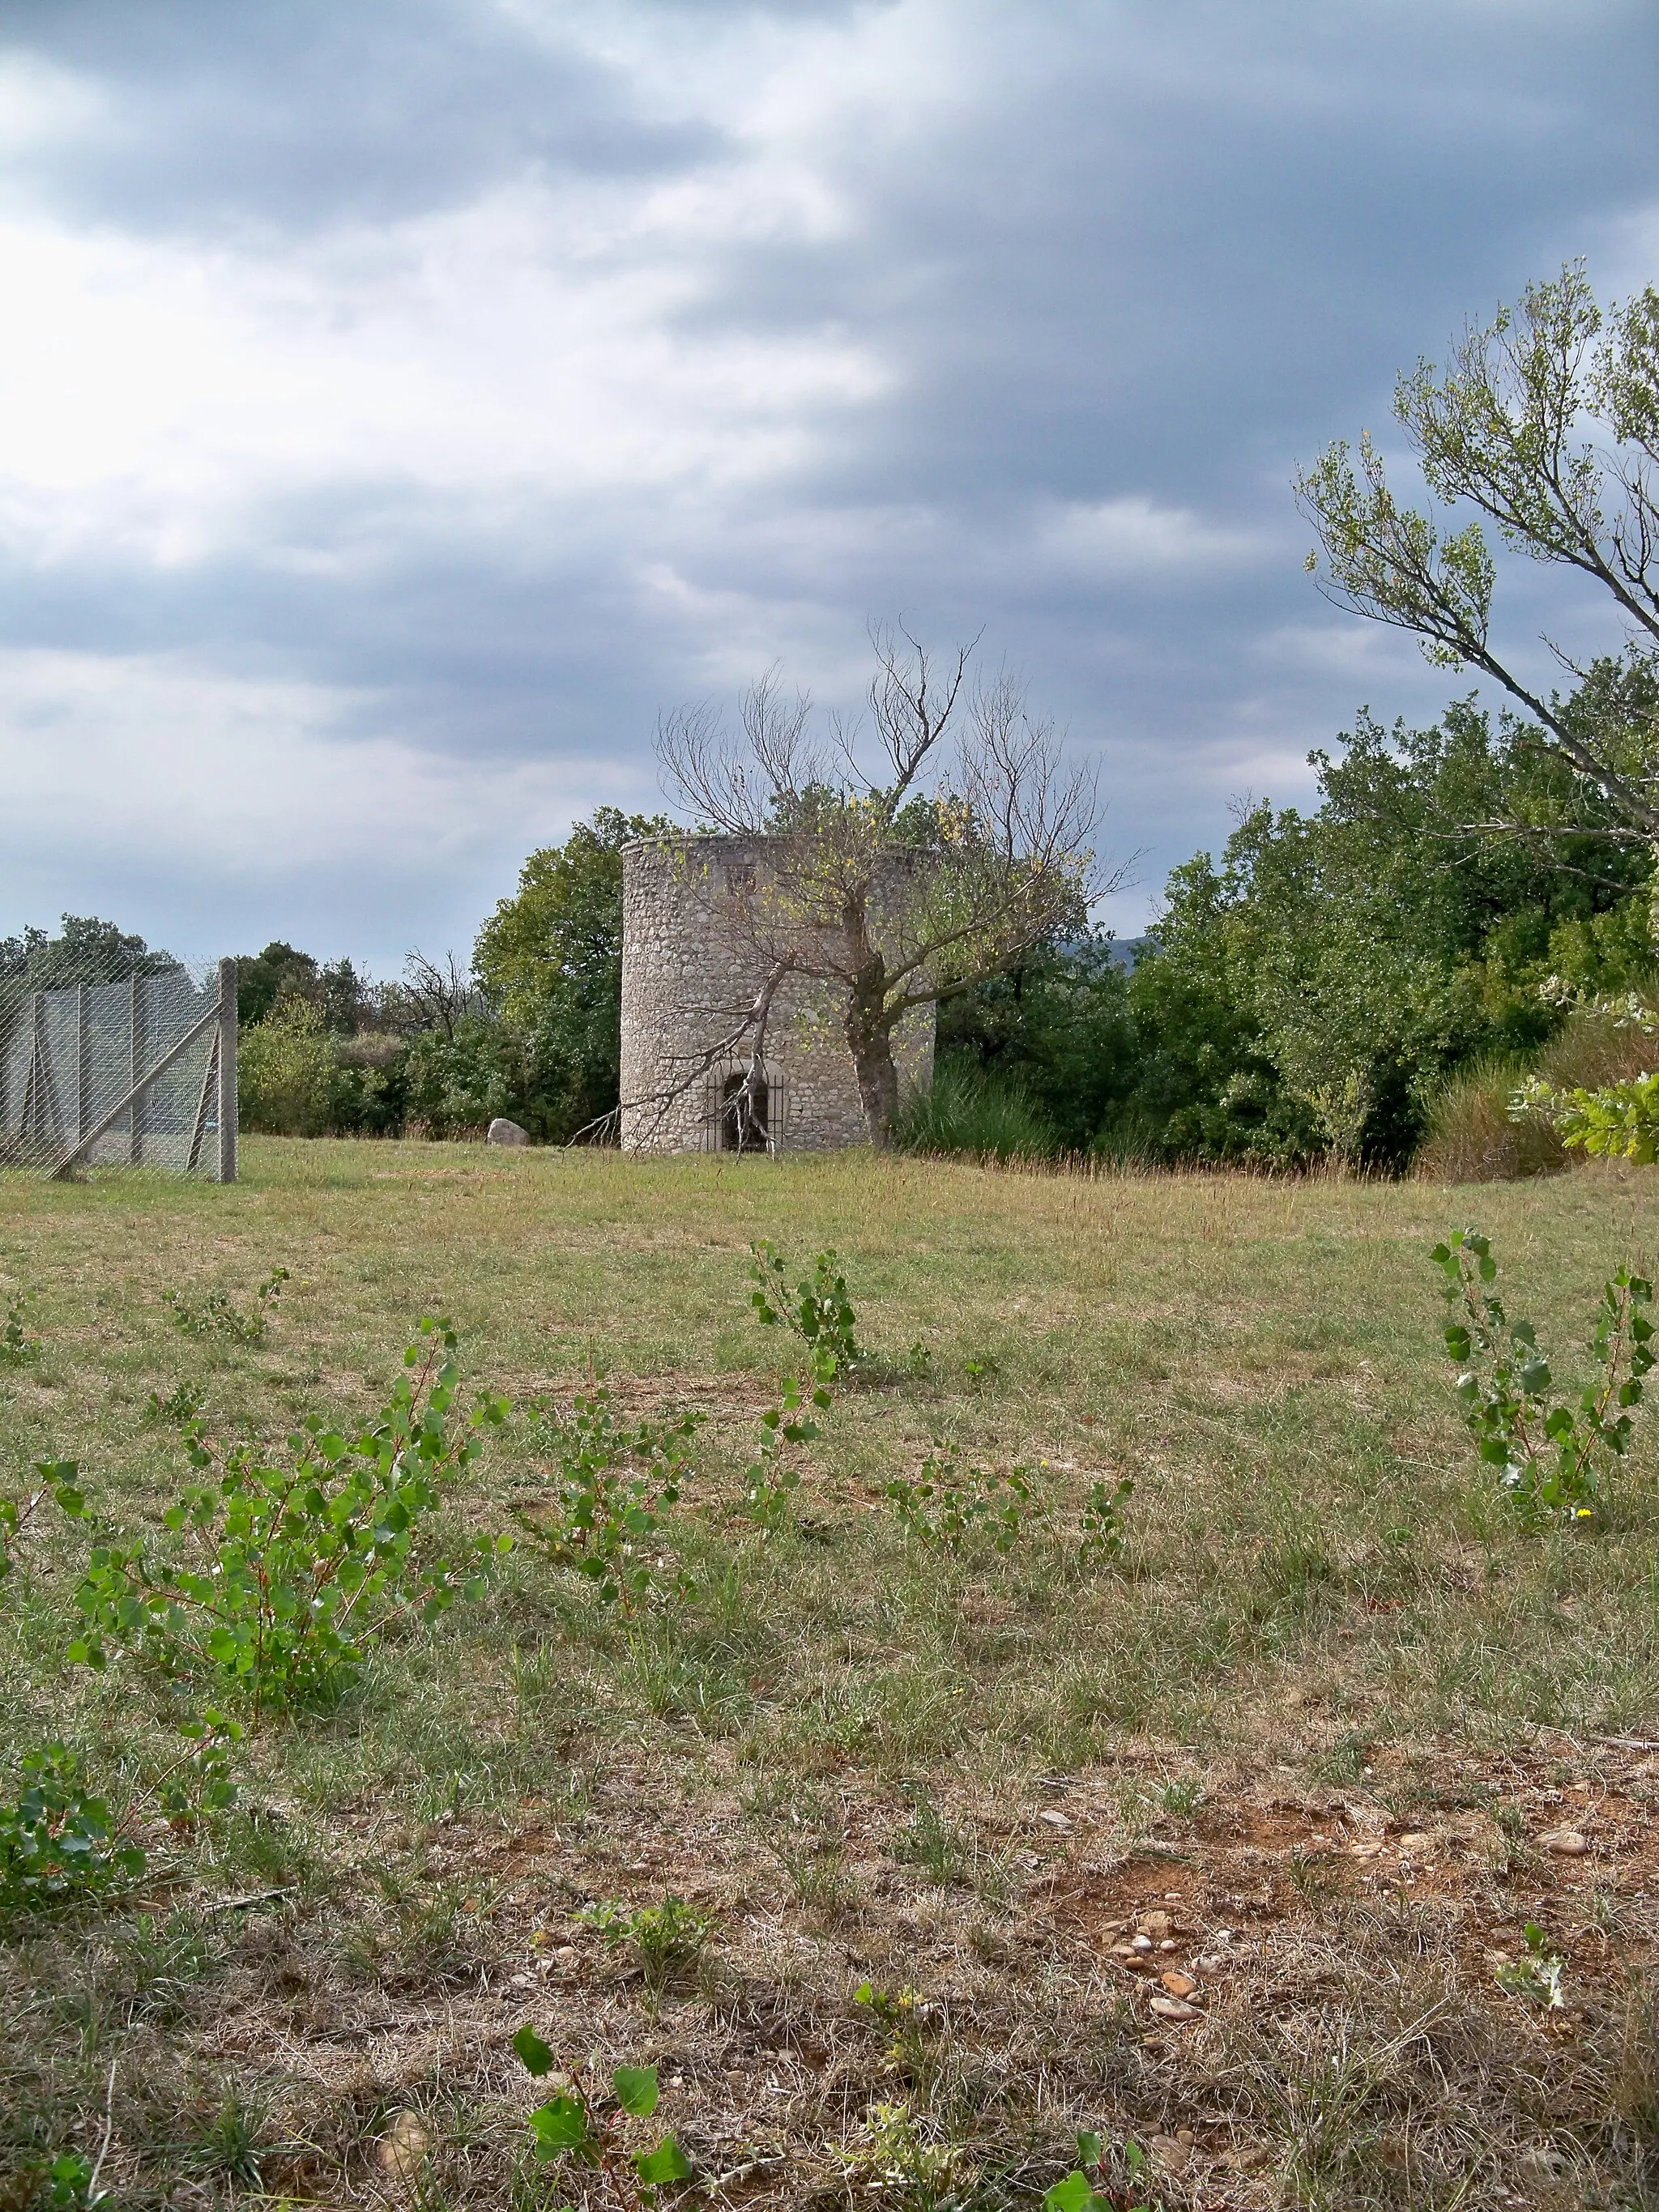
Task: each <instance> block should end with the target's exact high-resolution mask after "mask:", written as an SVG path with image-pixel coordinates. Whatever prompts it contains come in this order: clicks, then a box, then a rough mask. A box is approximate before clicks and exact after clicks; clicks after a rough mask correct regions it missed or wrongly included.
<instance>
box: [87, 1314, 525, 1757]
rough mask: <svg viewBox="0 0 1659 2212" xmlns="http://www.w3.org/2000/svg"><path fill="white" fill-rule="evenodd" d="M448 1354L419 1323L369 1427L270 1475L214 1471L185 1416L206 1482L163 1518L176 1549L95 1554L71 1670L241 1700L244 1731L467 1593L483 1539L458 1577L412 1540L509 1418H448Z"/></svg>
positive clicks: (195, 1422)
mask: <svg viewBox="0 0 1659 2212" xmlns="http://www.w3.org/2000/svg"><path fill="white" fill-rule="evenodd" d="M455 1348H456V1338H455V1334H454V1331H453V1329H452V1328H450V1326H449V1324H448V1323H447V1322H442V1321H430V1320H428V1321H423V1322H422V1323H421V1336H420V1340H419V1341H418V1342H416V1343H415V1344H413V1345H411V1346H410V1348H409V1350H408V1351H407V1352H405V1353H404V1362H405V1365H406V1369H408V1370H413V1371H412V1372H405V1373H404V1375H402V1376H399V1377H398V1383H397V1385H396V1387H395V1389H393V1391H392V1396H391V1399H390V1401H389V1402H388V1403H387V1404H386V1406H385V1407H384V1408H383V1409H382V1411H381V1413H380V1418H379V1419H377V1420H375V1421H373V1422H371V1423H370V1424H369V1425H368V1426H367V1427H365V1428H363V1429H362V1431H359V1432H358V1434H357V1435H356V1436H354V1437H349V1438H348V1437H344V1436H343V1435H341V1434H339V1433H338V1432H337V1431H333V1430H331V1429H327V1428H325V1426H324V1425H323V1424H322V1423H321V1422H320V1421H318V1420H312V1421H308V1422H307V1424H306V1425H305V1426H304V1428H303V1429H302V1430H301V1431H300V1432H299V1433H298V1434H296V1435H295V1436H293V1437H290V1438H289V1458H288V1460H287V1461H286V1462H285V1463H283V1464H282V1465H278V1466H267V1465H264V1464H262V1463H261V1462H260V1457H259V1448H258V1446H257V1445H256V1444H253V1443H240V1444H236V1445H233V1446H232V1447H231V1448H230V1449H228V1451H226V1452H225V1453H224V1454H223V1455H222V1458H219V1459H217V1460H216V1457H215V1454H214V1451H213V1449H212V1447H211V1446H210V1443H209V1441H208V1439H207V1437H206V1433H205V1427H204V1422H203V1421H202V1419H201V1418H200V1416H199V1415H197V1416H193V1417H192V1418H191V1419H190V1420H189V1421H188V1422H187V1424H186V1425H185V1428H184V1431H183V1435H184V1438H185V1449H186V1451H187V1454H188V1456H189V1458H190V1461H191V1465H192V1466H193V1467H195V1468H197V1470H198V1471H199V1472H200V1473H201V1474H203V1475H204V1476H205V1477H206V1478H207V1479H206V1480H203V1481H201V1482H199V1483H197V1485H196V1486H194V1487H193V1488H191V1489H190V1490H188V1491H186V1492H185V1495H184V1496H183V1498H180V1499H179V1501H178V1503H177V1504H174V1505H173V1506H172V1507H171V1508H169V1510H167V1513H166V1514H165V1515H164V1516H163V1519H164V1522H165V1524H166V1527H167V1529H168V1530H169V1531H170V1532H171V1534H172V1535H173V1538H174V1539H175V1540H178V1541H175V1543H174V1545H173V1547H171V1548H170V1549H168V1550H166V1551H162V1550H161V1549H159V1548H158V1547H155V1546H153V1545H152V1543H151V1542H150V1541H149V1539H147V1538H145V1537H143V1536H138V1537H133V1538H128V1539H125V1540H123V1539H120V1538H119V1537H116V1538H114V1539H112V1541H106V1542H100V1543H99V1544H96V1545H95V1546H94V1549H93V1552H92V1555H91V1559H90V1560H89V1562H88V1568H87V1572H86V1574H85V1576H84V1577H83V1578H82V1582H81V1584H80V1587H79V1588H78V1589H77V1590H76V1594H75V1596H76V1605H77V1606H78V1607H79V1608H80V1612H81V1614H82V1630H81V1632H80V1634H79V1636H78V1637H77V1638H76V1640H75V1641H74V1642H73V1643H72V1644H70V1654H69V1656H70V1659H71V1660H72V1661H75V1662H80V1663H82V1664H85V1665H88V1666H93V1667H103V1666H105V1665H106V1663H107V1662H108V1660H109V1658H110V1656H112V1654H113V1653H115V1652H118V1651H119V1650H124V1649H129V1648H130V1649H132V1650H137V1651H138V1652H140V1653H142V1654H143V1656H145V1657H146V1658H148V1659H149V1660H151V1661H153V1662H155V1664H157V1665H159V1666H161V1668H164V1669H165V1670H166V1672H167V1673H168V1674H173V1675H174V1676H177V1677H179V1678H182V1679H186V1680H200V1679H204V1678H205V1679H208V1680H213V1681H216V1682H217V1683H220V1684H222V1686H225V1687H226V1688H228V1689H232V1690H234V1691H236V1692H240V1693H243V1694H246V1695H247V1696H248V1697H250V1698H251V1699H252V1704H253V1709H254V1713H255V1717H256V1718H257V1717H258V1713H259V1711H260V1709H261V1707H262V1705H267V1704H276V1705H289V1704H292V1703H294V1702H295V1701H296V1700H299V1699H308V1698H315V1697H319V1696H322V1695H324V1694H326V1693H327V1692H331V1690H332V1689H333V1688H334V1687H335V1686H337V1684H338V1682H339V1681H340V1680H341V1678H342V1677H343V1675H344V1674H347V1673H348V1672H349V1670H350V1669H351V1668H355V1666H356V1664H357V1662H359V1661H360V1660H361V1658H362V1654H363V1651H364V1649H365V1648H366V1646H367V1645H368V1644H370V1643H371V1642H373V1641H374V1640H375V1639H376V1638H379V1637H380V1636H381V1635H383V1634H384V1633H385V1632H386V1629H387V1628H388V1627H389V1626H391V1624H392V1622H393V1621H394V1620H398V1619H399V1618H402V1617H404V1616H405V1615H407V1614H408V1613H410V1612H413V1611H416V1610H421V1611H423V1612H424V1613H425V1614H426V1615H427V1617H428V1618H430V1617H432V1616H433V1615H435V1614H436V1613H440V1612H441V1611H442V1610H443V1609H444V1608H445V1607H447V1606H448V1605H449V1604H450V1603H452V1602H453V1599H454V1598H455V1596H456V1595H459V1594H465V1595H469V1596H473V1595H478V1594H479V1592H480V1590H481V1589H482V1588H483V1571H484V1569H485V1567H486V1565H487V1563H488V1559H489V1553H490V1550H491V1548H492V1547H491V1546H490V1544H489V1540H487V1539H480V1540H478V1541H477V1544H476V1545H475V1546H473V1547H470V1553H469V1556H468V1558H467V1559H466V1560H465V1564H464V1565H459V1566H458V1565H456V1564H455V1563H453V1562H450V1561H448V1560H445V1559H437V1558H435V1557H432V1556H431V1555H430V1554H429V1553H428V1549H427V1547H426V1546H425V1545H424V1544H423V1543H422V1537H423V1535H424V1534H425V1531H426V1528H427V1527H428V1524H429V1522H430V1521H431V1517H432V1516H433V1515H434V1514H435V1512H436V1511H437V1510H438V1507H439V1505H440V1504H441V1500H442V1488H443V1485H444V1483H445V1481H446V1480H447V1479H448V1478H450V1477H452V1476H453V1475H455V1474H459V1472H460V1471H461V1470H462V1469H463V1468H465V1467H466V1466H467V1465H468V1464H469V1463H470V1462H471V1459H472V1458H473V1456H474V1455H475V1454H476V1452H477V1449H478V1443H479V1431H480V1430H481V1428H483V1426H485V1425H495V1424H498V1423H499V1422H500V1421H501V1419H503V1418H504V1416H505V1414H506V1412H507V1406H506V1401H504V1400H502V1399H499V1398H491V1397H488V1396H485V1397H483V1398H481V1399H480V1400H479V1401H478V1403H477V1407H475V1409H474V1411H473V1413H472V1414H471V1417H470V1418H469V1419H467V1420H466V1421H465V1422H461V1423H458V1422H456V1421H455V1420H453V1419H452V1414H453V1401H454V1397H455V1392H456V1389H457V1387H458V1384H459V1369H458V1367H457V1364H456V1361H455V1357H454V1354H455ZM510 1541H511V1540H510V1539H509V1538H507V1537H500V1538H497V1539H496V1540H495V1547H499V1548H505V1547H508V1546H509V1545H510Z"/></svg>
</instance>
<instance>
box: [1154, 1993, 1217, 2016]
mask: <svg viewBox="0 0 1659 2212" xmlns="http://www.w3.org/2000/svg"><path fill="white" fill-rule="evenodd" d="M1152 2010H1153V2011H1154V2012H1155V2013H1157V2014H1158V2017H1159V2018H1160V2019H1161V2020H1202V2018H1203V2017H1204V2015H1203V2014H1202V2013H1200V2010H1199V2008H1198V2007H1197V2006H1196V2005H1192V2004H1188V2002H1187V2001H1186V1999H1185V1998H1184V1997H1154V1998H1153V1999H1152Z"/></svg>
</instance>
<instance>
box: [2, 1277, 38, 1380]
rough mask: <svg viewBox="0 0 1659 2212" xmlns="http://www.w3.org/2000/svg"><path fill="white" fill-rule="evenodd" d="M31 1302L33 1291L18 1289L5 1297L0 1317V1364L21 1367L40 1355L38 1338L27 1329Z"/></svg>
mask: <svg viewBox="0 0 1659 2212" xmlns="http://www.w3.org/2000/svg"><path fill="white" fill-rule="evenodd" d="M33 1304H34V1292H33V1291H17V1292H16V1293H15V1296H13V1297H9V1298H8V1299H7V1301H6V1310H5V1314H4V1317H3V1318H0V1365H4V1366H7V1367H21V1366H23V1365H24V1364H26V1363H27V1361H29V1360H31V1359H35V1358H39V1357H40V1338H39V1337H38V1336H31V1335H30V1334H29V1331H28V1323H29V1316H30V1309H31V1308H32V1307H33Z"/></svg>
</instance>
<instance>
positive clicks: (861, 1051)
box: [847, 963, 899, 1151]
mask: <svg viewBox="0 0 1659 2212" xmlns="http://www.w3.org/2000/svg"><path fill="white" fill-rule="evenodd" d="M885 981H886V978H885V976H884V975H883V974H882V973H881V971H880V965H879V963H877V972H876V974H875V975H873V976H871V977H867V978H860V982H859V984H858V985H856V986H855V987H854V989H853V990H852V992H851V993H850V994H848V1002H847V1049H848V1052H849V1053H851V1054H852V1056H853V1073H854V1075H855V1076H856V1077H857V1079H858V1086H859V1100H860V1104H861V1105H862V1106H863V1108H864V1122H865V1127H866V1129H867V1130H868V1131H869V1134H870V1141H871V1143H872V1145H874V1146H876V1148H877V1150H878V1151H884V1150H885V1149H886V1147H887V1146H890V1144H891V1143H892V1141H893V1123H894V1121H896V1118H897V1115H898V1103H899V1098H898V1070H897V1068H896V1067H895V1066H894V1065H893V1033H892V1030H890V1028H889V1026H888V1024H887V1009H886V998H887V994H886V990H885V987H884V986H885Z"/></svg>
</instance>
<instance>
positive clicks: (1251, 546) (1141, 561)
mask: <svg viewBox="0 0 1659 2212" xmlns="http://www.w3.org/2000/svg"><path fill="white" fill-rule="evenodd" d="M1271 544H1272V541H1271V540H1270V539H1269V538H1267V534H1266V533H1265V532H1261V531H1259V530H1238V529H1230V528H1228V527H1226V526H1224V525H1222V524H1219V523H1211V522H1206V521H1204V520H1202V519H1201V518H1200V516H1198V515H1196V514H1194V513H1192V511H1191V510H1190V509H1189V508H1188V507H1163V506H1160V505H1159V504H1158V501H1156V500H1153V499H1151V498H1148V497H1146V495H1143V494H1139V493H1133V494H1130V495H1127V496H1126V497H1122V498H1119V499H1106V500H1098V501H1093V502H1092V503H1089V502H1072V503H1070V504H1067V505H1064V506H1060V507H1056V508H1055V509H1054V510H1053V511H1052V512H1051V513H1047V514H1045V515H1042V517H1040V519H1039V520H1038V521H1037V524H1036V550H1037V552H1038V554H1039V555H1040V556H1042V557H1043V558H1045V559H1046V560H1047V561H1048V562H1052V563H1053V565H1054V567H1055V568H1061V569H1069V570H1072V571H1073V572H1074V573H1076V574H1079V575H1082V576H1100V577H1109V576H1125V575H1134V574H1140V573H1142V572H1144V571H1146V570H1148V569H1158V570H1168V569H1174V568H1218V567H1220V566H1223V565H1225V564H1228V563H1233V562H1243V561H1249V560H1253V559H1255V558H1256V557H1257V556H1260V555H1261V554H1262V553H1263V552H1265V551H1267V550H1269V548H1270V546H1271Z"/></svg>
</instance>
